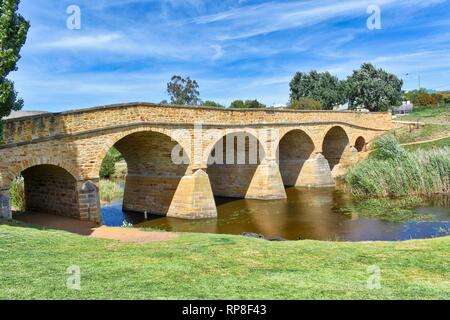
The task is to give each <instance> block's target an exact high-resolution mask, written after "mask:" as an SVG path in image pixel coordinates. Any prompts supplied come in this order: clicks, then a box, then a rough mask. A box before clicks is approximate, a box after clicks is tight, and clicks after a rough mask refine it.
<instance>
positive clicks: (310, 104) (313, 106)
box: [287, 98, 322, 110]
mask: <svg viewBox="0 0 450 320" xmlns="http://www.w3.org/2000/svg"><path fill="white" fill-rule="evenodd" d="M287 108H288V109H291V110H322V104H321V103H320V101H317V100H314V99H311V98H300V99H298V100H295V101H292V102H291V103H290V104H289V106H288V107H287Z"/></svg>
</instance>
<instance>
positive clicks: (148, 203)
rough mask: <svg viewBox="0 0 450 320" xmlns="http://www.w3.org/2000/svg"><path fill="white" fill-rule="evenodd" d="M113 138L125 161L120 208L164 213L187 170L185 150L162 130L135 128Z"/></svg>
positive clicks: (187, 162)
mask: <svg viewBox="0 0 450 320" xmlns="http://www.w3.org/2000/svg"><path fill="white" fill-rule="evenodd" d="M118 137H120V139H118ZM113 141H115V143H114V144H113V145H112V146H114V147H115V148H116V149H117V150H118V151H119V152H120V153H121V154H122V156H123V158H124V160H125V162H126V163H127V171H128V172H127V175H126V179H125V190H124V198H123V209H124V210H126V211H135V212H148V213H151V214H157V215H166V214H167V213H168V211H169V208H170V205H171V203H172V200H173V197H174V195H175V192H176V190H177V188H178V185H179V184H180V181H181V179H182V178H183V177H184V176H185V174H186V172H187V170H188V167H189V164H190V160H189V156H188V154H187V152H185V150H184V149H183V147H180V144H179V143H178V142H177V141H175V140H174V139H173V138H172V137H171V136H170V135H169V132H167V131H164V130H134V132H127V133H126V134H124V133H123V134H120V135H117V136H115V137H114V138H113ZM175 151H176V153H174V152H175ZM102 152H104V151H102ZM105 155H106V153H105ZM143 195H144V196H143Z"/></svg>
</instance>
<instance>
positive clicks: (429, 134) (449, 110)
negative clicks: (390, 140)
mask: <svg viewBox="0 0 450 320" xmlns="http://www.w3.org/2000/svg"><path fill="white" fill-rule="evenodd" d="M396 120H399V121H418V122H423V123H425V125H424V126H421V127H420V128H419V129H414V130H412V131H411V132H410V131H409V129H408V128H402V129H397V130H395V135H396V136H397V138H398V140H399V141H400V143H408V142H416V141H422V140H431V139H434V138H440V137H444V136H446V135H448V133H449V132H450V105H446V106H441V107H427V108H423V107H416V108H415V109H414V111H413V112H412V113H411V114H409V115H406V116H402V117H399V118H397V119H396Z"/></svg>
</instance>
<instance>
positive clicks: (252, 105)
mask: <svg viewBox="0 0 450 320" xmlns="http://www.w3.org/2000/svg"><path fill="white" fill-rule="evenodd" d="M265 107H266V105H265V104H263V103H261V102H259V101H258V100H256V99H255V100H245V108H247V109H261V108H265Z"/></svg>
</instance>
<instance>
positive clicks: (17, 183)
mask: <svg viewBox="0 0 450 320" xmlns="http://www.w3.org/2000/svg"><path fill="white" fill-rule="evenodd" d="M9 194H10V198H11V209H13V210H16V211H25V187H24V180H23V178H22V177H19V178H17V179H15V180H14V181H13V182H12V183H11V187H10V189H9Z"/></svg>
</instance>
